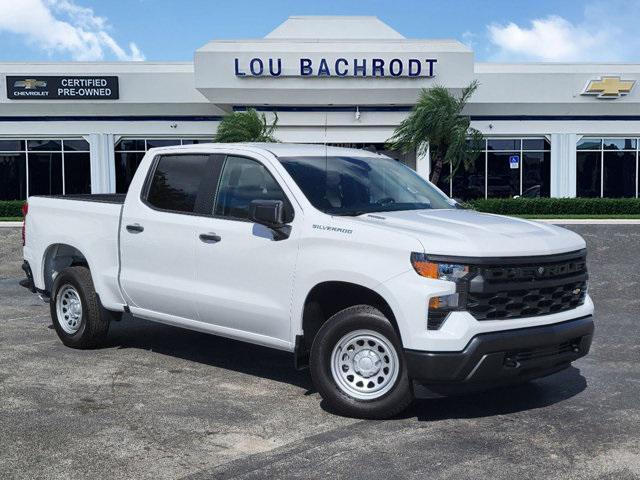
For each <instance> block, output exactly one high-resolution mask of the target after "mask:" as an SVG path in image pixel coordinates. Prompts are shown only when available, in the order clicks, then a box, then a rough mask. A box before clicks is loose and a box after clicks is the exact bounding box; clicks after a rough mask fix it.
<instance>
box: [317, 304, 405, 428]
mask: <svg viewBox="0 0 640 480" xmlns="http://www.w3.org/2000/svg"><path fill="white" fill-rule="evenodd" d="M357 330H372V331H374V332H377V333H378V334H382V335H383V336H384V337H385V338H386V339H387V340H388V343H390V344H391V346H392V347H393V348H394V349H395V351H396V353H397V358H398V361H399V366H398V376H397V378H396V380H395V383H394V384H393V386H392V387H391V389H390V390H388V391H387V392H386V393H384V394H383V395H381V396H380V397H378V398H375V399H366V400H364V399H358V398H355V397H353V396H350V395H349V394H348V392H345V391H344V389H342V388H341V387H339V386H338V384H337V383H336V381H335V379H334V377H333V374H332V373H331V362H332V359H331V357H332V352H333V349H334V348H335V346H336V344H337V343H338V342H339V341H340V339H342V338H343V337H344V336H345V335H347V334H349V333H350V332H355V331H357ZM310 370H311V378H312V380H313V384H314V386H315V388H316V389H317V390H318V392H319V393H320V395H322V398H323V399H324V400H325V402H326V403H327V406H328V407H329V409H330V410H333V411H335V412H336V413H339V414H341V415H345V416H349V417H356V418H369V419H384V418H390V417H393V416H395V415H397V414H399V413H400V412H402V411H403V410H404V409H406V408H407V407H408V406H409V404H411V402H412V401H413V391H412V389H411V385H410V382H409V379H408V377H407V368H406V362H405V361H404V357H403V351H402V344H401V342H400V339H399V338H398V335H397V334H396V331H395V329H394V328H393V325H391V322H389V320H388V319H387V318H386V317H385V316H384V315H383V314H382V313H381V312H380V311H379V310H378V309H376V308H374V307H372V306H369V305H356V306H353V307H349V308H345V309H344V310H342V311H340V312H338V313H336V314H335V315H333V316H332V317H331V318H330V319H329V320H327V321H326V322H325V323H324V324H323V325H322V327H321V328H320V330H319V331H318V334H317V335H316V337H315V339H314V340H313V345H312V347H311V356H310Z"/></svg>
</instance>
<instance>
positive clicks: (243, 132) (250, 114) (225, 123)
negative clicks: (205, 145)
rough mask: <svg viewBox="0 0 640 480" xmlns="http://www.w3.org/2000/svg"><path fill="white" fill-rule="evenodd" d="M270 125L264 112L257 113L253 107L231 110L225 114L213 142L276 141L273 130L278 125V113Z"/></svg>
mask: <svg viewBox="0 0 640 480" xmlns="http://www.w3.org/2000/svg"><path fill="white" fill-rule="evenodd" d="M275 117H276V118H275V120H274V121H273V123H272V124H271V125H269V123H268V122H267V117H266V115H265V114H264V113H258V112H256V111H255V110H254V109H253V108H249V109H248V110H247V111H246V112H233V113H230V114H229V115H226V116H225V117H224V118H223V119H222V121H221V122H220V125H219V126H218V131H217V133H216V134H215V136H214V137H213V141H214V142H220V143H235V142H277V141H278V140H276V139H275V138H274V137H273V132H274V131H275V129H276V127H277V125H278V115H277V114H276V115H275Z"/></svg>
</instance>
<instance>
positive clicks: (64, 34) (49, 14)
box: [0, 0, 144, 61]
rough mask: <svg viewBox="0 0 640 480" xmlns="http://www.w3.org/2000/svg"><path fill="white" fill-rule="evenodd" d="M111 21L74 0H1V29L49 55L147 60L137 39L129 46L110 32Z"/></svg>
mask: <svg viewBox="0 0 640 480" xmlns="http://www.w3.org/2000/svg"><path fill="white" fill-rule="evenodd" d="M109 28H110V27H109V24H108V22H107V20H106V19H105V18H103V17H99V16H96V15H95V13H94V12H93V10H92V9H91V8H87V7H82V6H80V5H77V4H75V3H74V2H73V1H72V0H0V32H7V33H13V34H17V35H21V36H23V37H24V38H25V39H26V40H27V42H28V43H29V44H30V45H32V46H35V47H37V48H41V49H42V50H44V51H46V52H47V53H48V54H49V55H53V54H55V53H62V54H68V55H70V56H71V58H72V59H73V60H80V61H83V60H84V61H88V60H104V59H105V58H115V59H117V60H144V54H143V53H142V52H141V51H140V49H139V48H138V46H137V45H136V44H135V43H133V42H132V43H129V46H128V50H126V49H125V48H123V47H121V46H120V45H119V44H118V42H116V41H115V40H114V38H113V37H112V36H111V35H110V34H109V33H108V30H109Z"/></svg>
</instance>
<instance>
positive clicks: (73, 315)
mask: <svg viewBox="0 0 640 480" xmlns="http://www.w3.org/2000/svg"><path fill="white" fill-rule="evenodd" d="M56 314H57V316H58V323H59V324H60V327H62V330H64V331H65V332H66V333H69V334H74V333H76V332H77V331H78V330H79V329H80V324H81V322H82V301H81V300H80V295H79V294H78V291H77V290H76V289H75V287H74V286H72V285H69V284H67V285H64V286H63V287H62V288H61V289H60V290H59V291H58V296H57V297H56Z"/></svg>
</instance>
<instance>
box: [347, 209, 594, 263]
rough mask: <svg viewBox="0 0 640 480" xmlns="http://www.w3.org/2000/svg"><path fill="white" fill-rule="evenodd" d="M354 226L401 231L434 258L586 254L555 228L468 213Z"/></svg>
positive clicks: (411, 215)
mask: <svg viewBox="0 0 640 480" xmlns="http://www.w3.org/2000/svg"><path fill="white" fill-rule="evenodd" d="M354 220H355V221H356V222H364V223H366V224H368V225H371V224H376V225H377V226H379V227H380V228H385V229H387V228H388V229H393V230H396V231H397V230H398V229H401V230H404V231H406V233H407V234H408V235H411V236H414V237H416V238H417V239H418V240H420V242H421V243H422V245H423V246H424V251H425V252H426V253H430V254H433V255H451V256H468V257H519V256H529V255H551V254H555V253H564V252H570V251H574V250H580V249H582V248H585V241H584V240H583V239H582V237H580V236H579V235H578V234H576V233H573V232H571V231H569V230H566V229H564V228H560V227H556V226H555V225H550V224H545V223H540V222H534V221H530V220H523V219H519V218H512V217H504V216H501V215H492V214H488V213H479V212H475V211H473V210H455V209H451V210H449V209H444V210H411V211H401V212H384V213H374V214H365V215H361V216H359V217H356V218H354Z"/></svg>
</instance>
